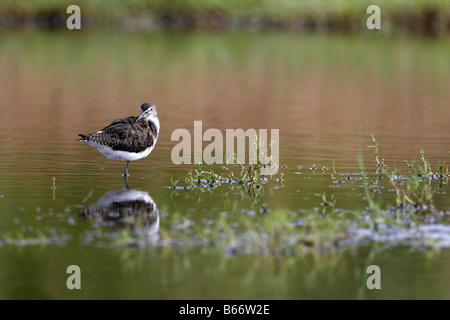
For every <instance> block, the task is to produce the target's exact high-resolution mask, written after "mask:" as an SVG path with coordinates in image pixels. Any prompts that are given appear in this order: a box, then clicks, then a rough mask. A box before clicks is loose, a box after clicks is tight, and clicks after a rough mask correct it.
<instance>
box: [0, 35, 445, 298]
mask: <svg viewBox="0 0 450 320" xmlns="http://www.w3.org/2000/svg"><path fill="white" fill-rule="evenodd" d="M449 53H450V41H449V39H448V38H389V37H378V36H369V35H360V36H339V35H333V36H331V35H328V36H327V35H300V34H296V33H241V32H236V33H234V32H231V33H220V34H219V33H202V32H198V33H164V32H161V33H126V32H118V31H114V32H112V31H111V32H110V31H96V32H83V33H70V32H40V31H32V30H28V31H20V32H3V34H2V35H1V37H0V84H1V89H0V101H1V103H0V114H1V117H0V126H1V128H2V131H1V133H0V166H1V172H2V173H1V174H0V212H1V215H0V222H1V223H0V256H1V258H2V261H3V262H4V263H2V266H1V268H0V282H1V283H2V285H1V286H0V288H1V289H0V297H2V298H6V299H10V298H33V299H34V298H44V299H57V298H64V299H78V298H82V299H88V298H94V299H98V298H99V299H103V298H113V299H114V298H119V299H127V298H137V299H141V298H143V299H185V298H188V299H190V298H194V299H233V298H236V299H323V298H325V299H336V298H344V299H357V298H360V299H378V298H387V299H397V298H408V299H411V298H412V299H415V298H438V299H448V298H449V293H448V290H447V287H448V284H449V275H448V272H447V271H446V270H447V269H448V265H449V263H450V262H449V252H450V251H448V249H447V247H448V245H449V241H448V239H449V235H450V232H449V230H448V228H447V223H448V217H447V214H448V211H449V209H450V204H449V201H448V195H447V194H448V184H447V183H444V184H443V185H442V188H441V189H440V190H439V191H438V192H435V193H434V205H435V207H436V208H437V211H440V215H439V216H438V217H432V218H433V219H435V220H436V223H437V224H436V228H437V229H436V228H435V229H425V231H423V232H422V233H421V234H420V235H419V236H418V234H417V233H413V234H412V235H409V234H407V235H405V234H404V233H400V234H399V235H398V236H396V234H394V235H392V234H391V233H389V234H388V235H386V236H383V234H377V237H373V233H371V232H370V233H369V236H368V237H364V236H361V239H360V241H353V240H352V241H349V242H348V244H347V245H345V246H343V247H342V248H341V247H340V248H339V249H337V248H336V250H334V249H333V250H331V252H330V250H325V251H324V252H303V251H301V250H297V249H298V248H297V247H294V248H290V249H289V250H282V251H281V252H278V253H276V254H274V253H273V252H272V253H271V252H270V251H267V250H265V249H267V248H262V249H261V247H259V246H258V244H257V243H256V244H255V243H252V244H251V245H249V242H247V240H246V239H247V238H246V237H248V236H249V234H248V233H246V232H245V226H246V225H247V224H248V223H250V225H252V226H255V229H256V230H259V229H258V228H259V226H264V223H265V221H266V220H268V219H273V220H274V221H276V220H277V215H278V214H279V212H281V211H283V212H288V215H290V216H291V217H294V218H295V219H297V216H298V218H299V219H300V218H302V217H303V215H305V212H311V211H312V212H314V210H316V211H317V212H318V214H323V219H327V215H330V214H332V213H331V210H329V209H326V208H323V207H322V206H321V202H322V201H323V195H324V194H325V195H326V196H327V197H328V198H330V197H331V195H333V197H334V198H335V199H336V207H337V208H339V209H340V210H342V212H344V213H343V214H350V215H352V214H353V213H354V212H357V211H360V210H363V209H364V208H365V207H367V201H366V199H365V195H364V191H363V188H362V181H360V180H356V179H351V180H347V181H346V183H343V184H339V185H337V184H334V183H333V181H332V179H331V178H330V173H331V172H332V168H333V164H334V168H335V170H336V172H337V173H338V174H341V175H342V178H343V180H344V178H345V177H352V178H356V177H360V172H361V170H362V168H361V166H360V164H359V162H358V156H359V155H361V156H362V157H363V160H364V162H363V163H364V167H365V168H366V169H367V170H368V172H369V173H370V174H375V171H376V167H375V166H374V163H373V161H374V155H373V149H370V148H367V145H368V144H372V140H371V134H374V135H375V136H376V137H377V138H379V139H380V142H381V145H380V153H381V155H382V157H383V158H384V159H385V162H386V163H388V164H389V165H390V166H392V167H396V168H400V169H403V170H406V169H407V167H406V163H405V161H406V160H408V161H410V160H411V159H413V158H416V159H418V158H419V157H420V150H422V149H423V150H425V152H426V154H427V156H428V157H429V160H430V162H431V163H432V164H433V166H434V165H437V163H438V160H439V161H440V162H442V161H446V162H447V163H448V162H449V150H450V146H449V143H448V142H449V134H448V123H450V109H449V107H448V106H449V101H450V97H449V91H448V85H447V84H448V83H449V81H450V79H449V75H450V73H449V67H450V64H449V62H448V56H449ZM144 101H152V102H154V103H155V104H156V105H157V107H158V115H159V118H160V122H161V133H160V137H159V140H158V143H157V146H156V148H155V149H154V151H153V152H152V154H151V155H150V156H149V157H148V158H146V159H143V160H139V161H136V162H132V163H131V164H130V168H129V173H130V177H129V180H128V182H129V186H130V189H131V190H132V191H134V193H133V194H131V196H130V194H128V195H129V196H130V197H131V198H132V197H133V196H135V198H134V200H133V201H135V200H136V194H138V195H139V196H137V197H138V199H141V200H142V199H144V198H145V199H147V197H149V198H151V200H152V202H151V204H149V203H150V202H148V201H147V202H145V201H144V202H140V203H137V204H134V207H132V208H131V209H129V210H130V211H131V212H134V213H136V212H138V213H139V212H143V213H146V214H147V216H146V217H147V219H142V217H141V216H139V217H135V216H133V215H130V216H129V217H128V218H127V219H126V220H125V221H122V222H121V223H116V222H114V221H105V219H102V218H101V215H99V214H97V215H95V214H91V215H89V214H86V215H85V216H82V213H83V212H87V211H86V210H87V209H88V208H91V209H94V210H91V211H90V212H91V213H92V212H93V211H95V209H96V208H97V209H98V208H99V207H100V208H103V209H104V210H106V211H107V210H109V209H105V207H106V206H107V205H106V204H105V202H104V201H105V197H106V198H108V194H109V195H111V193H114V194H115V196H117V194H118V193H123V188H124V181H123V177H122V176H121V174H122V172H123V169H124V166H125V163H124V162H121V161H115V160H110V159H107V158H106V157H104V156H103V155H102V154H100V153H99V152H98V151H97V150H95V149H94V148H92V147H90V146H87V145H85V144H83V143H80V142H77V141H76V139H77V135H78V133H87V132H92V131H95V130H99V129H101V128H102V127H103V126H105V125H106V124H108V123H109V122H110V121H112V120H113V119H115V118H119V117H123V116H128V115H137V114H138V113H139V106H140V105H141V103H142V102H144ZM195 120H201V121H203V130H206V129H208V128H218V129H220V130H225V129H237V128H243V129H248V128H254V129H261V128H264V129H279V130H280V131H279V132H280V165H281V166H282V167H281V168H280V173H283V176H282V179H283V181H276V180H275V178H279V177H280V175H277V176H276V177H274V179H271V180H270V181H269V182H268V183H267V184H266V185H265V186H264V187H263V188H262V190H261V191H260V196H259V197H258V198H257V200H255V199H254V198H252V197H250V196H248V195H247V194H246V193H245V192H242V190H241V189H239V188H229V186H228V185H224V186H220V187H219V188H215V189H214V190H204V192H203V191H201V190H191V191H189V192H186V191H184V190H173V189H169V188H167V187H169V186H171V185H172V183H171V178H173V179H174V180H180V182H179V183H180V185H182V184H183V183H184V179H185V177H186V174H187V171H188V170H189V169H192V168H195V167H196V166H195V165H175V164H173V163H172V161H171V157H170V155H171V150H172V148H173V147H174V146H175V144H176V142H173V141H171V134H172V132H173V131H174V130H175V129H177V128H186V129H188V130H189V131H191V132H192V133H193V123H194V121H195ZM206 144H207V143H205V144H204V146H206ZM313 166H314V167H316V168H317V170H310V168H312V167H313ZM324 167H325V168H326V169H328V170H322V169H325V168H324ZM211 168H213V169H214V170H217V171H219V170H220V166H212V167H211ZM208 169H209V168H208ZM53 181H55V186H54V188H53ZM444 182H445V181H444ZM383 188H384V190H383V192H381V193H380V195H379V198H380V199H381V200H382V201H384V203H386V204H389V203H392V201H393V200H394V199H395V195H394V194H393V193H392V192H388V191H387V189H389V187H388V185H384V186H383ZM125 193H126V192H125ZM99 203H100V205H99ZM96 204H97V206H96ZM102 204H103V207H102ZM122 205H123V207H125V208H126V206H127V205H129V204H122ZM106 208H107V207H106ZM155 209H156V210H155ZM324 209H326V210H325V211H324ZM156 211H157V214H154V212H156ZM221 219H222V220H221ZM221 221H222V222H221ZM249 221H250V222H249ZM208 226H211V228H210V229H211V230H210V229H209V228H208ZM224 226H230V228H231V230H232V232H229V231H228V233H227V231H226V230H228V229H227V228H226V227H224ZM431 226H433V223H431ZM233 230H234V231H233ZM363 231H364V230H363ZM208 232H213V235H214V237H212V238H216V237H217V241H216V242H214V241H213V242H211V241H210V240H211V234H208ZM214 232H216V233H214ZM230 235H234V238H233V237H230ZM421 237H422V240H421V239H420V238H421ZM417 238H419V239H417ZM205 239H206V240H205ZM252 241H253V240H252ZM430 246H431V247H436V248H441V249H431V250H430V249H429V248H430ZM269 249H270V248H269ZM302 252H303V253H302ZM72 264H76V265H79V266H80V268H81V270H82V281H83V282H82V290H81V291H72V290H68V289H67V288H66V286H65V281H66V279H67V276H68V275H67V274H66V272H65V271H66V268H67V266H69V265H72ZM371 264H377V265H379V266H380V267H381V269H382V272H383V273H382V274H383V278H382V289H381V290H368V289H367V288H366V287H365V281H366V279H367V274H366V272H365V271H366V268H367V266H368V265H371Z"/></svg>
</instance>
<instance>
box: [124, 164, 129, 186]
mask: <svg viewBox="0 0 450 320" xmlns="http://www.w3.org/2000/svg"><path fill="white" fill-rule="evenodd" d="M129 164H130V161H129V160H128V161H127V165H126V166H125V171H124V172H123V180H124V181H125V185H126V186H127V190H130V187H128V165H129Z"/></svg>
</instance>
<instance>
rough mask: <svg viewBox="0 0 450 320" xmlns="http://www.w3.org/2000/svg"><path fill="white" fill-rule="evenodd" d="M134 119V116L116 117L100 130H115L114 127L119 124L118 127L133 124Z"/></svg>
mask: <svg viewBox="0 0 450 320" xmlns="http://www.w3.org/2000/svg"><path fill="white" fill-rule="evenodd" d="M136 119H137V117H134V116H131V117H126V118H120V119H116V120H114V121H113V122H111V123H110V124H108V125H107V126H106V127H104V128H103V129H102V130H100V131H103V132H111V131H115V129H116V127H118V126H120V127H124V126H133V124H134V123H135V122H136Z"/></svg>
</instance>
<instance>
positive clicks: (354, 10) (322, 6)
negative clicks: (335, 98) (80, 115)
mask: <svg viewBox="0 0 450 320" xmlns="http://www.w3.org/2000/svg"><path fill="white" fill-rule="evenodd" d="M71 4H77V5H78V6H80V8H81V12H82V17H83V19H84V21H83V23H85V24H101V25H111V24H113V25H126V26H128V27H131V28H146V29H149V28H154V29H155V28H156V29H159V28H169V29H174V28H175V29H193V28H194V29H204V28H206V29H219V30H220V29H245V28H247V29H248V28H250V29H294V30H305V31H308V30H325V31H334V30H337V31H360V30H366V23H365V22H366V19H367V18H368V17H369V14H367V13H366V9H367V7H368V6H369V5H372V4H375V5H378V6H379V7H380V9H381V19H382V29H383V30H386V31H389V30H402V31H411V32H425V33H441V32H448V31H450V2H449V1H446V0H397V1H392V0H390V1H387V0H381V1H369V0H335V1H329V0H315V1H311V0H309V1H297V0H278V1H274V0H246V1H242V0H228V1H217V0H189V1H185V0H174V1H170V2H169V1H164V0H142V1H137V0H123V1H119V0H109V1H90V0H78V1H72V0H70V1H69V0H61V1H56V0H36V1H24V0H6V1H2V2H0V17H1V20H0V25H1V26H2V27H17V26H24V25H25V26H27V25H32V26H38V27H55V28H58V27H64V26H65V20H66V19H67V17H68V14H67V13H66V8H67V6H69V5H71Z"/></svg>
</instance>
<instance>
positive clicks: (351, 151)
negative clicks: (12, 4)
mask: <svg viewBox="0 0 450 320" xmlns="http://www.w3.org/2000/svg"><path fill="white" fill-rule="evenodd" d="M449 49H450V41H449V40H448V39H387V38H370V37H369V36H360V37H341V36H333V37H332V36H330V37H324V36H319V35H317V36H303V35H296V34H276V33H275V34H240V33H236V34H233V33H231V34H224V35H221V34H195V33H194V34H191V33H186V34H170V33H169V34H125V33H124V34H120V33H119V34H117V33H116V34H114V35H113V34H110V33H102V32H98V33H85V34H80V35H77V36H72V35H71V34H68V33H64V32H62V33H49V34H47V33H39V32H24V33H7V34H5V35H4V37H3V40H2V42H1V46H0V83H1V89H0V101H1V104H0V112H1V114H2V117H1V120H0V123H1V127H2V129H3V130H2V131H3V134H2V135H1V138H0V139H1V143H2V149H3V151H2V153H9V152H12V153H14V152H19V153H21V152H25V153H27V152H32V151H33V150H34V151H36V152H38V151H39V150H40V151H42V150H47V151H48V152H52V153H62V154H65V155H71V156H78V157H80V158H85V157H89V156H90V155H91V154H92V153H93V152H94V150H91V149H90V148H86V147H85V146H81V145H79V144H76V143H75V142H74V141H75V139H76V136H77V134H78V133H79V132H85V131H86V132H87V131H92V130H95V129H100V128H101V127H102V126H104V125H106V124H107V123H109V122H110V121H111V120H112V119H114V118H117V117H122V116H127V115H132V114H138V110H139V106H140V104H141V103H142V102H143V101H153V102H154V103H155V104H157V106H158V107H159V109H158V113H159V116H160V119H161V122H162V130H161V136H160V139H159V141H158V144H159V145H158V147H159V148H156V149H155V151H154V153H153V154H152V157H154V158H155V157H156V158H158V161H163V162H170V149H171V147H172V146H173V145H174V143H173V142H171V141H170V135H171V133H172V131H173V130H174V129H176V128H180V127H184V128H188V129H192V126H193V121H194V120H202V121H203V128H204V130H206V129H207V128H209V127H216V128H221V129H224V128H256V129H258V128H267V129H270V128H279V129H280V145H281V147H280V152H281V154H282V158H283V157H284V158H285V159H290V158H296V157H297V158H299V159H302V157H305V158H306V159H314V158H316V159H319V160H320V159H321V158H325V159H327V160H333V159H343V160H347V161H349V160H354V161H355V162H356V160H357V159H356V156H357V154H356V151H357V149H358V136H359V135H360V137H361V145H362V146H363V147H364V146H365V145H366V144H368V143H370V142H371V141H370V134H372V133H373V134H375V135H376V136H378V137H380V138H381V141H382V152H383V153H384V155H386V156H389V157H391V158H393V159H395V160H397V161H401V160H409V159H411V157H412V156H417V155H418V153H419V150H420V149H425V150H426V151H427V152H428V153H429V154H430V155H431V156H432V157H436V158H440V159H442V160H445V159H448V150H449V149H450V146H449V143H448V138H449V134H448V123H449V122H450V108H449V101H450V97H449V95H450V94H449V92H448V90H447V84H448V83H449V80H450V79H449V77H450V76H449V75H450V73H449V72H448V71H449V66H450V63H449V62H448V53H450V51H449ZM158 149H159V150H158ZM6 150H8V151H7V152H6ZM369 152H371V150H369ZM369 154H370V153H369Z"/></svg>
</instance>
